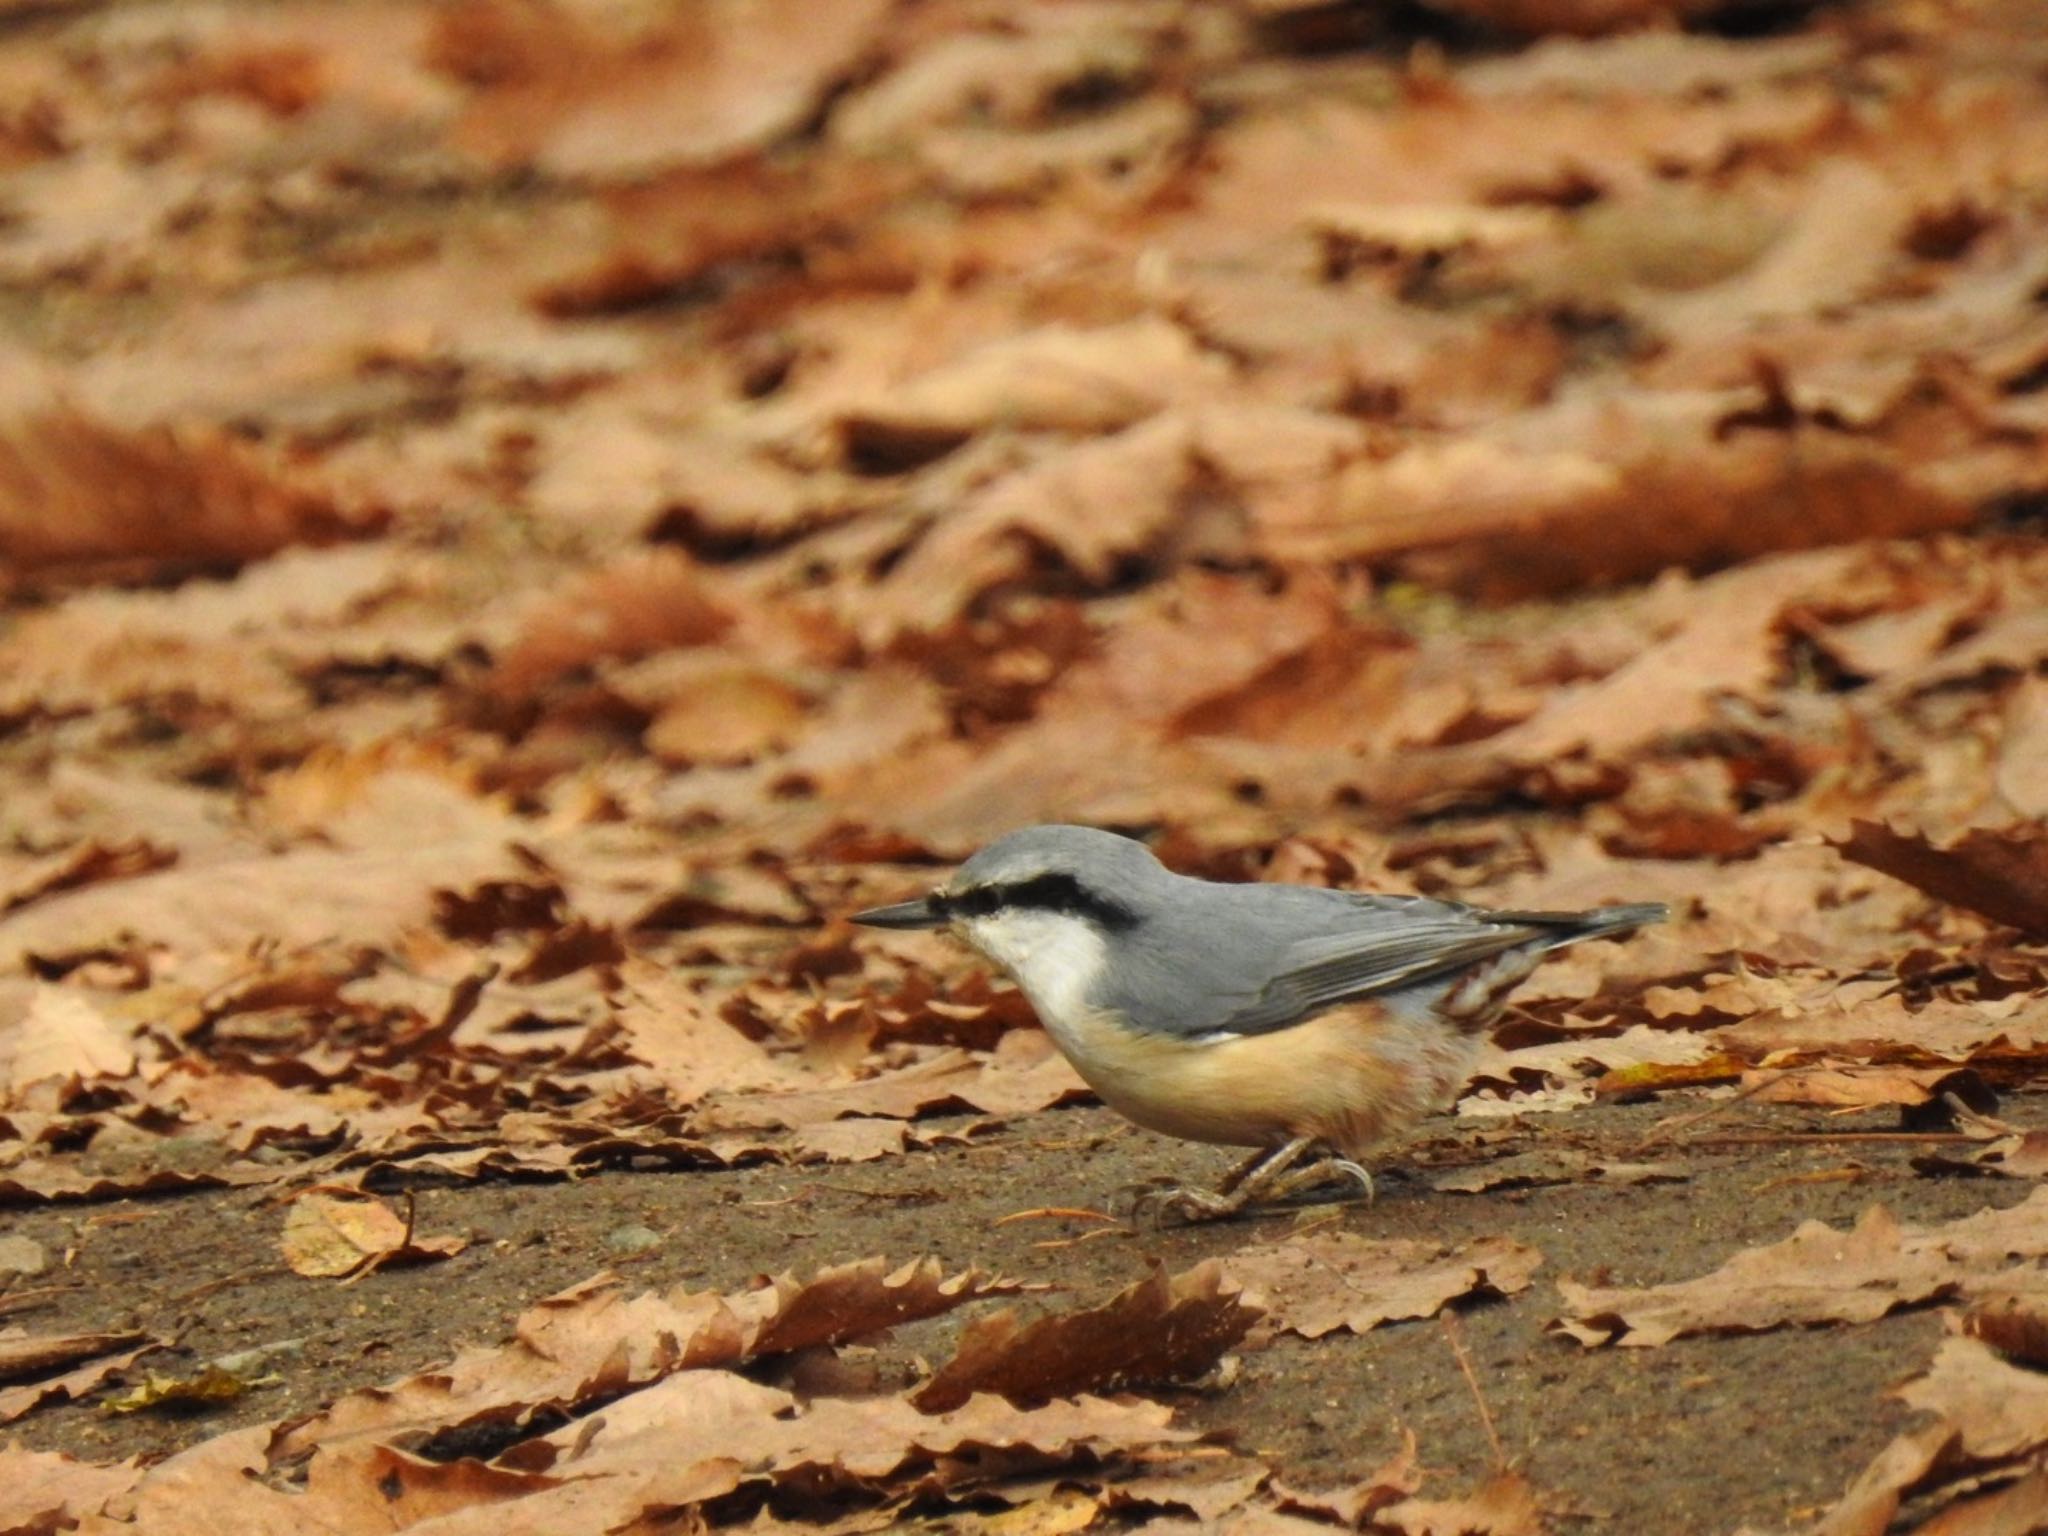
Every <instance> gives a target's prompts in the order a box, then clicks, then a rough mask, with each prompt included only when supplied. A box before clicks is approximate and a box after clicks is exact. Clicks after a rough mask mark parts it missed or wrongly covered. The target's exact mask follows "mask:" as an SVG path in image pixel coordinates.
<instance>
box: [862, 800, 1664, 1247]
mask: <svg viewBox="0 0 2048 1536" xmlns="http://www.w3.org/2000/svg"><path fill="white" fill-rule="evenodd" d="M1666 915H1667V912H1666V909H1665V908H1664V907H1662V906H1658V905H1653V904H1644V905H1638V906H1626V907H1606V908H1601V909H1597V910H1594V911H1590V912H1492V911H1486V910H1484V909H1482V908H1479V907H1470V906H1465V905H1463V904H1461V903H1458V902H1452V901H1435V900H1431V899H1429V898H1427V897H1421V896H1377V895H1367V894H1361V893H1358V892H1353V891H1336V890H1324V889H1321V888H1318V887H1313V886H1303V885H1277V884H1274V885H1227V884H1220V883H1218V882H1215V881H1210V880H1196V879H1191V878H1189V877H1188V876H1185V875H1177V874H1174V873H1173V872H1172V871H1171V870H1169V869H1167V868H1166V866H1165V865H1163V864H1161V863H1160V862H1159V860H1158V859H1156V858H1154V857H1153V855H1152V852H1151V850H1150V849H1148V848H1146V847H1145V845H1144V844H1142V843H1139V842H1135V841H1133V840H1132V839H1130V838H1127V837H1119V836H1117V835H1116V834H1114V833H1110V832H1100V831H1096V830H1094V829H1093V828H1089V827H1066V826H1042V827H1027V828H1025V829H1024V830H1023V831H1021V832H1014V833H1012V834H1011V835H1010V836H1008V837H1005V838H1003V839H1002V840H1001V841H999V842H996V843H992V844H990V845H989V846H988V847H987V848H984V849H983V850H982V851H981V852H979V853H977V854H975V855H974V857H973V858H971V859H969V860H968V861H967V862H966V863H965V864H962V865H961V866H960V868H959V869H958V870H957V871H955V872H954V875H953V878H952V879H950V880H948V881H947V882H946V883H945V884H944V885H942V886H940V887H939V888H938V889H937V890H935V891H933V892H932V893H931V894H930V895H929V896H923V897H920V898H918V899H917V900H915V901H905V902H899V903H897V904H896V905H894V906H888V907H875V908H873V909H871V910H869V911H866V912H860V913H856V914H855V915H854V918H853V921H854V922H856V923H865V924H867V925H868V926H870V927H874V928H945V929H948V930H950V931H951V932H952V933H953V934H954V935H955V936H956V937H958V938H960V939H963V940H965V941H966V942H967V943H968V944H969V945H971V946H973V947H974V948H975V949H976V950H979V951H980V952H981V953H982V954H983V955H985V956H987V957H988V958H989V959H990V960H993V961H994V962H995V963H996V964H997V965H999V966H1001V967H1002V968H1003V969H1004V970H1006V971H1007V972H1009V974H1010V975H1011V976H1012V977H1013V978H1014V979H1015V980H1016V982H1017V985H1018V986H1019V987H1021V988H1022V989H1023V991H1024V995H1025V996H1026V997H1027V998H1028V999H1029V1000H1030V1002H1031V1006H1032V1007H1033V1008H1034V1009H1036V1010H1037V1013H1038V1017H1039V1019H1040V1020H1041V1022H1043V1023H1044V1025H1045V1027H1046V1029H1047V1031H1048V1032H1049V1033H1050V1034H1051V1035H1052V1038H1053V1040H1054V1041H1055V1042H1056V1043H1057V1044H1058V1046H1059V1048H1060V1050H1061V1051H1063V1052H1064V1053H1065V1054H1066V1057H1067V1059H1068V1060H1069V1061H1071V1062H1072V1063H1073V1064H1074V1067H1075V1069H1076V1070H1077V1071H1078V1072H1079V1073H1080V1074H1081V1076H1082V1077H1083V1078H1085V1079H1086V1080H1087V1082H1088V1085H1089V1086H1090V1087H1091V1088H1093V1089H1094V1090H1095V1091H1096V1093H1097V1094H1099V1095H1101V1097H1102V1100H1103V1102H1104V1103H1106V1104H1108V1105H1109V1106H1110V1107H1111V1108H1112V1109H1115V1110H1118V1111H1120V1112H1121V1113H1122V1114H1124V1115H1125V1116H1127V1117H1128V1118H1130V1119H1132V1120H1135V1121H1136V1122H1137V1123H1138V1124H1140V1125H1142V1126H1146V1127H1148V1128H1149V1129H1151V1130H1155V1131H1163V1132H1165V1133H1166V1134H1167V1135H1169V1136H1180V1137H1184V1138H1186V1139H1188V1140H1190V1141H1207V1142H1218V1143H1221V1144H1223V1145H1226V1146H1241V1147H1255V1148H1257V1149H1258V1150H1257V1151H1256V1152H1254V1153H1253V1154H1252V1155H1251V1157H1249V1158H1248V1159H1247V1160H1246V1161H1245V1162H1243V1163H1242V1164H1240V1165H1239V1166H1238V1167H1237V1168H1236V1169H1235V1170H1234V1171H1233V1172H1232V1173H1231V1174H1230V1175H1229V1176H1228V1177H1227V1178H1226V1179H1225V1180H1224V1181H1223V1183H1222V1185H1221V1186H1220V1187H1219V1188H1218V1189H1217V1190H1215V1191H1214V1192H1211V1191H1208V1190H1200V1189H1189V1188H1183V1187H1174V1188H1170V1189H1165V1190H1160V1191H1155V1192H1154V1193H1153V1194H1152V1195H1151V1196H1149V1197H1148V1199H1149V1200H1151V1201H1156V1202H1158V1206H1159V1209H1160V1212H1161V1214H1164V1213H1165V1212H1166V1211H1169V1210H1170V1211H1173V1212H1175V1213H1177V1214H1179V1215H1180V1216H1182V1217H1184V1218H1186V1219H1188V1220H1203V1219H1207V1218H1211V1217H1219V1216H1228V1215H1232V1214H1234V1213H1236V1212H1237V1211H1239V1210H1242V1209H1243V1208H1244V1207H1245V1206H1246V1205H1248V1204H1251V1203H1252V1202H1254V1201H1258V1200H1264V1199H1279V1198H1283V1197H1285V1196H1287V1195H1291V1194H1294V1193H1296V1192H1298V1191H1301V1190H1305V1189H1309V1188H1311V1187H1314V1186H1316V1185H1319V1184H1324V1183H1329V1182H1332V1181H1334V1180H1336V1179H1339V1178H1355V1179H1357V1180H1358V1181H1359V1182H1360V1183H1362V1184H1363V1185H1364V1186H1365V1189H1366V1191H1367V1193H1368V1194H1369V1193H1370V1192H1371V1189H1372V1179H1371V1176H1370V1175H1369V1174H1368V1173H1367V1172H1366V1170H1365V1168H1364V1167H1363V1166H1362V1164H1361V1162H1360V1161H1359V1160H1360V1159H1361V1158H1363V1157H1364V1156H1365V1154H1366V1153H1367V1152H1368V1151H1369V1150H1370V1149H1372V1148H1373V1147H1375V1146H1376V1145H1378V1144H1379V1143H1381V1142H1383V1141H1385V1140H1387V1139H1388V1138H1389V1137H1392V1136H1395V1135H1398V1134H1399V1133H1400V1132H1402V1131H1403V1130H1405V1129H1406V1128H1407V1127H1408V1126H1409V1125H1411V1124H1412V1123H1413V1122H1414V1121H1416V1120H1417V1119H1419V1118H1420V1117H1422V1116H1423V1115H1425V1114H1427V1113H1429V1112H1430V1111H1431V1110H1433V1109H1436V1108H1438V1107H1439V1106H1440V1105H1442V1104H1444V1103H1445V1102H1447V1101H1448V1100H1449V1099H1450V1098H1451V1097H1452V1096H1453V1095H1454V1094H1455V1093H1456V1092H1457V1091H1458V1089H1460V1088H1461V1087H1463V1086H1464V1084H1465V1082H1466V1080H1467V1079H1468V1078H1469V1077H1470V1076H1471V1074H1472V1071H1473V1068H1474V1067H1475V1065H1476V1064H1477V1062H1478V1059H1479V1056H1480V1053H1481V1050H1482V1049H1483V1046H1484V1044H1485V1041H1486V1037H1487V1031H1488V1030H1489V1029H1490V1028H1491V1026H1492V1025H1493V1023H1494V1021H1495V1020H1496V1019H1498V1018H1499V1017H1500V1014H1501V1011H1502V1008H1503V1006H1504V1004H1505V999H1506V997H1507V994H1508V993H1509V991H1511V990H1512V989H1513V988H1514V987H1515V986H1517V985H1518V984H1519V983H1520V982H1521V981H1522V980H1523V979H1524V978H1525V977H1527V976H1528V974H1529V973H1530V972H1531V971H1532V970H1534V969H1535V968H1536V965H1537V963H1538V962H1539V961H1541V960H1542V958H1543V957H1544V956H1545V955H1546V954H1548V953H1549V952H1550V951H1551V950H1553V949H1557V948H1559V947H1560V946H1562V945H1565V944H1570V943H1573V942H1575V941H1576V940H1579V939H1588V938H1596V937H1600V936H1602V935H1607V934H1618V933H1624V932H1626V931H1628V930H1629V929H1632V928H1635V927H1637V926H1639V925H1641V924H1643V923H1653V922H1657V921H1659V920H1661V919H1662V918H1664V917H1665V916H1666ZM1304 1159H1306V1160H1307V1161H1304Z"/></svg>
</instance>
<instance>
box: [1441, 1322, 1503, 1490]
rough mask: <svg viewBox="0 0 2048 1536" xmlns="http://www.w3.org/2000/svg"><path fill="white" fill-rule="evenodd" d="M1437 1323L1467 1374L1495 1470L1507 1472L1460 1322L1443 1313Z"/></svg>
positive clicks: (1452, 1356) (1496, 1433) (1496, 1432)
mask: <svg viewBox="0 0 2048 1536" xmlns="http://www.w3.org/2000/svg"><path fill="white" fill-rule="evenodd" d="M1437 1321H1438V1322H1440V1323H1442V1324H1443V1325H1444V1341H1445V1342H1446V1343H1447V1344H1449V1345H1450V1346H1451V1358H1452V1359H1454V1360H1456V1361H1457V1362H1458V1369H1459V1370H1461V1371H1463V1372H1464V1373H1465V1385H1466V1386H1468V1387H1470V1388H1471V1389H1472V1401H1473V1402H1475V1403H1477V1404H1478V1405H1479V1427H1480V1428H1481V1429H1483V1430H1485V1431H1486V1443H1487V1444H1488V1445H1490V1446H1492V1447H1493V1470H1494V1471H1496V1472H1505V1471H1507V1469H1508V1459H1507V1456H1506V1455H1505V1454H1504V1453H1503V1452H1502V1451H1501V1448H1500V1431H1499V1430H1497V1429H1495V1428H1494V1427H1493V1412H1492V1410H1491V1409H1489V1408H1488V1407H1487V1406H1486V1394H1485V1393H1484V1392H1482V1391H1480V1390H1479V1377H1478V1375H1477V1374H1476V1373H1475V1372H1474V1371H1473V1369H1472V1358H1471V1356H1469V1355H1468V1354H1466V1353H1465V1341H1464V1339H1463V1338H1461V1337H1460V1336H1459V1334H1458V1320H1457V1318H1456V1317H1455V1316H1453V1315H1452V1314H1451V1313H1449V1312H1442V1313H1439V1314H1438V1315H1437Z"/></svg>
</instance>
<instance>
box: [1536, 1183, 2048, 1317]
mask: <svg viewBox="0 0 2048 1536" xmlns="http://www.w3.org/2000/svg"><path fill="white" fill-rule="evenodd" d="M2043 1211H2048V1191H2037V1192H2036V1193H2035V1194H2034V1195H2033V1196H2032V1197H2030V1198H2029V1199H2028V1200H2027V1201H2026V1202H2024V1203H2023V1204H2021V1205H2017V1206H2014V1207H2012V1208H2011V1209H2009V1210H2003V1211H2000V1210H1991V1211H1985V1212H1982V1213H1980V1214H1978V1215H1976V1216H1966V1217H1963V1218H1961V1219H1959V1220H1957V1221H1952V1222H1949V1223H1947V1224H1946V1225H1943V1226H1933V1227H1902V1226H1901V1225H1900V1224H1899V1223H1898V1222H1897V1221H1895V1220H1894V1219H1893V1218H1892V1216H1891V1215H1890V1214H1889V1213H1888V1212H1886V1211H1885V1209H1884V1208H1883V1207H1882V1206H1872V1207H1871V1208H1870V1209H1869V1210H1867V1211H1865V1212H1864V1214H1863V1216H1862V1219H1861V1220H1859V1221H1858V1222H1857V1223H1856V1226H1855V1228H1854V1229H1853V1230H1851V1231H1848V1232H1840V1231H1837V1230H1836V1229H1835V1228H1833V1227H1830V1226H1827V1225H1825V1224H1823V1223H1821V1222H1817V1221H1809V1222H1805V1223H1802V1224H1801V1226H1800V1227H1799V1229H1798V1230H1797V1231H1795V1232H1794V1233H1793V1234H1792V1236H1790V1237H1788V1238H1786V1239H1785V1240H1784V1241H1782V1242H1778V1243H1771V1244H1766V1245H1765V1246H1763V1247H1759V1248H1748V1249H1744V1250H1743V1251H1742V1252H1740V1253H1738V1254H1736V1255H1735V1257H1734V1258H1732V1259H1730V1260H1729V1261H1728V1262H1727V1263H1726V1264H1723V1265H1722V1266H1721V1267H1720V1268H1719V1269H1717V1270H1715V1271H1714V1272H1713V1273H1712V1274H1710V1275H1703V1276H1701V1277H1700V1278H1698V1279H1695V1280H1681V1281H1675V1282H1673V1283H1671V1284H1668V1285H1658V1286H1650V1287H1646V1288H1642V1289H1632V1288H1628V1287H1613V1286H1608V1287H1595V1286H1587V1285H1582V1284H1580V1283H1579V1282H1578V1281H1576V1280H1570V1279H1560V1280H1559V1281H1558V1283H1557V1288H1558V1293H1559V1295H1560V1296H1562V1297H1563V1299H1564V1304H1565V1314H1564V1316H1562V1317H1561V1318H1559V1319H1557V1320H1556V1321H1554V1322H1553V1323H1551V1324H1550V1327H1551V1328H1552V1330H1553V1331H1555V1332H1559V1333H1564V1334H1568V1335H1569V1336H1570V1337H1572V1338H1575V1339H1577V1340H1578V1341H1579V1342H1580V1343H1581V1344H1585V1345H1587V1346H1589V1347H1590V1346H1594V1345H1600V1344H1622V1345H1626V1346H1629V1347H1631V1348H1638V1349H1641V1348H1654V1347H1655V1346H1657V1345H1659V1344H1665V1343H1668V1342H1670V1341H1671V1340H1672V1339H1675V1338H1680V1337H1684V1336H1686V1335H1690V1334H1698V1333H1763V1332H1768V1331H1769V1330H1771V1329H1773V1328H1782V1327H1785V1326H1787V1325H1788V1324H1797V1325H1804V1326H1812V1325H1814V1324H1819V1323H1838V1322H1849V1323H1857V1322H1864V1323H1867V1322H1873V1321H1875V1320H1876V1319H1878V1318H1880V1317H1885V1316H1887V1315H1889V1314H1890V1313H1893V1312H1896V1311H1899V1310H1901V1309H1903V1308H1906V1307H1912V1306H1919V1305H1924V1304H1925V1303H1927V1302H1930V1301H1942V1300H1947V1299H1948V1298H1950V1297H1953V1296H1958V1295H1972V1294H1978V1293H1983V1292H1986V1291H1989V1290H1992V1289H1995V1288H1998V1287H2000V1286H2001V1285H2007V1286H2008V1287H2009V1278H2010V1277H2009V1276H2008V1274H2007V1270H2006V1266H2007V1265H2008V1264H2009V1263H2010V1261H2011V1260H2012V1259H2013V1258H2015V1257H2022V1256H2038V1255H2040V1254H2041V1253H2042V1252H2044V1251H2048V1246H2044V1242H2043V1239H2042V1236H2041V1233H2040V1231H2039V1230H2038V1226H2037V1224H2038V1223H2039V1221H2040V1219H2041V1214H2042V1212H2043Z"/></svg>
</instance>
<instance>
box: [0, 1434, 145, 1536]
mask: <svg viewBox="0 0 2048 1536" xmlns="http://www.w3.org/2000/svg"><path fill="white" fill-rule="evenodd" d="M141 1476H142V1467H141V1464H140V1460H139V1458H132V1457H131V1458H130V1459H128V1460H126V1461H118V1462H114V1463H112V1464H110V1465H95V1464H94V1463H92V1462H86V1461H80V1460H78V1459H76V1458H75V1457H71V1456H65V1455H61V1454H59V1453H57V1452H53V1451H32V1450H30V1449H29V1448H28V1447H27V1446H25V1445H22V1444H20V1443H19V1442H15V1443H13V1444H9V1445H6V1446H0V1488H5V1489H6V1490H7V1502H6V1506H5V1518H6V1519H7V1520H8V1521H9V1523H10V1524H11V1525H12V1526H13V1528H14V1529H16V1530H23V1531H59V1530H65V1529H68V1528H70V1527H72V1526H75V1525H77V1524H79V1523H80V1522H81V1521H82V1520H83V1519H84V1518H85V1517H86V1516H87V1515H88V1514H90V1513H92V1512H94V1511H96V1510H98V1509H100V1508H102V1507H103V1506H104V1505H105V1504H106V1503H107V1502H108V1501H109V1500H111V1499H115V1498H118V1497H119V1496H120V1495H122V1494H124V1493H126V1492H127V1491H128V1490H129V1489H130V1488H133V1487H134V1486H135V1483H136V1480H137V1479H138V1478H140V1477H141Z"/></svg>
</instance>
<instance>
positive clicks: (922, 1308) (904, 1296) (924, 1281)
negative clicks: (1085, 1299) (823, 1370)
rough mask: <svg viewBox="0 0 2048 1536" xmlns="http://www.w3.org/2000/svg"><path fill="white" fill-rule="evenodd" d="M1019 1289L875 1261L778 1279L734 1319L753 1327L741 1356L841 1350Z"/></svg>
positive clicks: (974, 1273)
mask: <svg viewBox="0 0 2048 1536" xmlns="http://www.w3.org/2000/svg"><path fill="white" fill-rule="evenodd" d="M1023 1289H1025V1287H1024V1286H1023V1285H1022V1284H1021V1283H1020V1282H1018V1281H1015V1280H1005V1279H1002V1278H1001V1277H999V1276H993V1275H984V1274H983V1273H982V1272H981V1271H980V1270H975V1269H970V1270H966V1271H964V1272H962V1273H960V1274H955V1275H948V1274H947V1273H946V1272H945V1270H944V1268H943V1267H942V1266H941V1265H940V1263H939V1261H938V1260H937V1259H933V1258H924V1259H918V1260H915V1261H913V1262H911V1263H909V1264H905V1265H902V1266H901V1267H898V1268H891V1267H890V1265H889V1263H888V1261H887V1260H886V1259H879V1258H876V1259H861V1260H858V1261H856V1262H854V1263H851V1264H840V1265H837V1266H835V1267H833V1268H831V1269H823V1270H820V1271H819V1272H818V1273H817V1274H816V1275H815V1276H813V1277H812V1278H811V1279H809V1280H807V1281H799V1280H797V1279H796V1277H795V1276H793V1275H781V1276H778V1277H777V1278H776V1279H775V1280H773V1281H771V1282H770V1283H769V1284H768V1285H767V1286H766V1287H765V1288H764V1289H762V1290H760V1291H756V1292H754V1293H753V1294H751V1295H744V1296H739V1297H734V1298H731V1303H732V1307H733V1310H734V1312H735V1313H736V1314H737V1315H738V1316H740V1317H741V1318H743V1319H751V1320H753V1321H754V1332H753V1336H752V1337H751V1338H750V1339H749V1340H748V1344H747V1353H748V1355H749V1356H759V1355H774V1354H787V1353H789V1352H790V1351H792V1350H798V1349H810V1348H814V1347H816V1346H818V1345H821V1344H844V1343H847V1342H849V1341H850V1340H853V1339H858V1338H862V1337H865V1336H866V1335H868V1334H872V1333H880V1332H882V1331H884V1330H886V1329H889V1328H894V1327H896V1326H897V1325H898V1324H901V1323H909V1322H915V1321H917V1320H918V1319H920V1318H926V1317H937V1316H938V1315H939V1314H940V1313H942V1312H950V1311H952V1310H953V1309H954V1308H955V1307H958V1306H961V1305H963V1304H965V1303H966V1302H970V1301H975V1300H979V1299H980V1298H982V1297H984V1296H1014V1295H1016V1294H1017V1293H1018V1292H1019V1291H1021V1290H1023Z"/></svg>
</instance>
